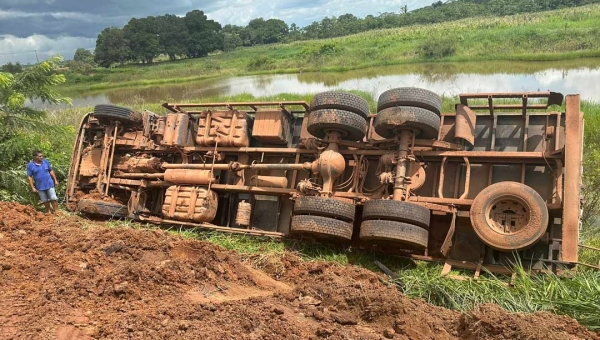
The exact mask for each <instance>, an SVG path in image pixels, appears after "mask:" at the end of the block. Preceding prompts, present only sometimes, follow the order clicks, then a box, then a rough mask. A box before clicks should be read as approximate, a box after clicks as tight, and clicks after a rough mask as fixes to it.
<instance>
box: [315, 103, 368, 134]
mask: <svg viewBox="0 0 600 340" xmlns="http://www.w3.org/2000/svg"><path fill="white" fill-rule="evenodd" d="M307 130H308V132H309V133H310V134H311V135H313V136H315V137H317V138H323V137H325V134H326V132H327V131H328V130H336V131H340V132H341V133H342V138H343V139H345V140H350V141H359V140H362V139H363V138H364V137H365V132H366V130H367V121H366V119H364V118H363V117H362V116H361V115H359V114H356V113H354V112H350V111H345V110H340V109H324V110H316V111H311V112H310V114H309V115H308V124H307Z"/></svg>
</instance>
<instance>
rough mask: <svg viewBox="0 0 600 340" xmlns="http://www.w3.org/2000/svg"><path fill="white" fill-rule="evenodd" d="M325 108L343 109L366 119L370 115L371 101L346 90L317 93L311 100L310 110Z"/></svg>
mask: <svg viewBox="0 0 600 340" xmlns="http://www.w3.org/2000/svg"><path fill="white" fill-rule="evenodd" d="M324 109H341V110H346V111H350V112H354V113H356V114H359V115H361V116H362V117H363V118H364V119H368V117H369V103H367V101H366V100H364V99H362V98H361V97H359V96H357V95H354V94H351V93H346V92H337V91H329V92H323V93H319V94H317V95H315V96H314V97H313V99H312V101H311V102H310V111H315V110H324Z"/></svg>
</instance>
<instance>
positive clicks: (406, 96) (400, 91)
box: [377, 87, 442, 116]
mask: <svg viewBox="0 0 600 340" xmlns="http://www.w3.org/2000/svg"><path fill="white" fill-rule="evenodd" d="M393 106H414V107H419V108H422V109H426V110H429V111H432V112H434V113H435V114H437V115H438V116H439V115H440V114H441V113H442V98H441V97H440V96H438V95H437V94H436V93H434V92H431V91H429V90H425V89H420V88H417V87H399V88H395V89H391V90H387V91H385V92H384V93H382V94H381V95H380V96H379V100H378V101H377V112H379V111H381V110H383V109H387V108H388V107H393Z"/></svg>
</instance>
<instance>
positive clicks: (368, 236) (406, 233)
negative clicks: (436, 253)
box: [360, 220, 429, 248]
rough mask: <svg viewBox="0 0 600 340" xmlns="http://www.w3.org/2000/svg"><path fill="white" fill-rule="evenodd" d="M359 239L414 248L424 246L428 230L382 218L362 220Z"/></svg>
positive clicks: (427, 237)
mask: <svg viewBox="0 0 600 340" xmlns="http://www.w3.org/2000/svg"><path fill="white" fill-rule="evenodd" d="M360 239H361V240H362V241H375V242H378V241H379V242H386V243H402V244H405V245H408V246H412V247H415V248H426V247H427V241H428V239H429V232H428V231H427V230H426V229H423V228H421V227H419V226H416V225H414V224H409V223H403V222H397V221H384V220H370V221H363V222H362V224H361V225H360Z"/></svg>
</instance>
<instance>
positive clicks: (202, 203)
mask: <svg viewBox="0 0 600 340" xmlns="http://www.w3.org/2000/svg"><path fill="white" fill-rule="evenodd" d="M459 98H460V103H457V104H456V106H455V110H454V112H451V113H442V112H441V99H440V98H439V97H438V96H437V95H436V94H434V93H432V92H430V91H427V90H424V89H418V88H397V89H391V90H389V91H386V92H384V93H383V94H382V95H381V96H380V97H379V101H378V105H377V113H376V114H371V113H370V112H369V106H368V104H367V103H366V101H364V100H363V99H361V98H360V97H358V96H354V95H352V94H349V93H344V92H325V93H321V94H317V95H316V96H315V97H314V98H313V100H312V102H311V103H310V104H309V103H306V102H302V101H285V102H247V103H186V104H181V103H166V104H164V105H163V107H164V108H165V109H166V110H167V111H168V113H167V114H165V115H157V114H155V113H153V112H150V111H145V112H143V113H138V112H135V111H132V110H129V109H127V108H122V107H117V106H112V105H98V106H96V108H95V110H94V112H93V113H89V114H87V115H86V116H85V117H84V118H83V120H82V122H81V125H80V128H79V134H78V138H77V140H76V142H75V147H74V151H73V157H72V159H73V162H72V165H71V168H70V171H69V177H68V184H67V194H66V198H67V207H68V209H70V210H76V211H80V212H82V213H85V214H88V215H97V216H104V217H113V218H130V219H133V220H137V221H144V222H149V223H154V224H159V225H161V224H166V225H181V226H188V227H197V228H206V229H212V230H218V231H225V232H233V233H242V234H250V235H262V236H269V237H277V238H279V237H288V236H292V237H301V238H313V239H318V240H320V241H324V242H333V243H351V244H352V245H353V246H355V247H364V248H371V249H377V250H380V251H383V252H386V253H392V254H398V255H404V256H410V257H413V258H415V259H420V260H433V261H442V262H444V263H445V267H444V271H445V272H448V271H449V270H450V268H452V267H453V266H454V267H460V268H467V269H473V270H475V271H476V274H475V275H476V276H477V275H479V272H480V271H481V269H482V268H486V269H487V270H490V271H493V272H498V273H507V274H508V273H510V272H511V266H512V265H513V264H514V261H515V254H518V256H519V258H520V260H521V261H522V262H523V263H524V264H525V265H526V266H528V268H531V269H534V270H537V269H545V268H554V269H555V268H557V266H559V265H561V266H568V267H573V266H575V265H577V264H578V257H577V256H578V255H577V254H578V244H579V228H580V187H581V173H582V168H581V166H582V145H583V141H582V136H583V114H582V113H581V112H580V102H579V96H578V95H568V96H566V109H565V111H564V112H559V111H551V110H550V108H551V107H552V106H553V105H556V108H557V109H560V106H561V105H562V103H563V95H562V94H559V93H554V92H524V93H469V94H462V95H460V97H459Z"/></svg>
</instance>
